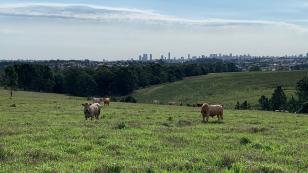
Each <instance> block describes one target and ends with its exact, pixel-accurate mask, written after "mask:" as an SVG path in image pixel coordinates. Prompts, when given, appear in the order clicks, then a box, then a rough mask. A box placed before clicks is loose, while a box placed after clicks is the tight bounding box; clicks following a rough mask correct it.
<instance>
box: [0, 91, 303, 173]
mask: <svg viewBox="0 0 308 173" xmlns="http://www.w3.org/2000/svg"><path fill="white" fill-rule="evenodd" d="M8 95H9V94H8V91H4V90H0V139H1V140H0V172H6V173H8V172H93V173H100V172H106V173H109V172H110V173H111V172H234V173H236V172H305V171H306V170H307V168H308V164H307V163H308V153H307V152H306V151H307V142H308V141H307V139H308V136H307V134H308V133H307V126H308V117H307V116H305V115H296V116H294V115H293V114H287V113H274V112H259V111H234V110H226V112H225V119H224V121H223V122H217V121H216V119H210V122H209V123H208V124H204V123H202V122H201V117H200V110H199V108H192V107H179V106H164V105H150V104H126V103H112V104H111V105H110V107H103V108H102V109H103V111H102V114H103V116H102V117H103V118H102V119H100V120H98V121H96V120H95V121H85V120H84V116H83V109H82V107H81V104H82V103H84V102H86V99H85V98H79V97H70V96H65V95H57V94H44V93H32V92H17V93H15V96H14V98H13V99H9V96H8Z"/></svg>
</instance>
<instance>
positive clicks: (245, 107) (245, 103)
mask: <svg viewBox="0 0 308 173" xmlns="http://www.w3.org/2000/svg"><path fill="white" fill-rule="evenodd" d="M250 108H251V106H250V104H249V103H248V102H247V101H246V100H245V101H244V102H243V103H242V104H241V106H240V109H242V110H247V109H250Z"/></svg>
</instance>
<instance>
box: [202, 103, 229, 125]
mask: <svg viewBox="0 0 308 173" xmlns="http://www.w3.org/2000/svg"><path fill="white" fill-rule="evenodd" d="M201 114H202V117H203V122H208V121H209V117H210V116H211V117H212V118H213V117H214V116H217V117H218V120H223V119H224V118H223V115H224V107H223V105H209V104H207V103H204V104H203V105H202V108H201ZM205 118H206V121H205Z"/></svg>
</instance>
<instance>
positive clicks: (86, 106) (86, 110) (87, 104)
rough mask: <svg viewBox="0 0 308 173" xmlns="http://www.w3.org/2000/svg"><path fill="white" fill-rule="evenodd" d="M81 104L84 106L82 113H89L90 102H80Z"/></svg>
mask: <svg viewBox="0 0 308 173" xmlns="http://www.w3.org/2000/svg"><path fill="white" fill-rule="evenodd" d="M82 106H83V108H84V114H85V115H89V114H90V106H91V103H84V104H82Z"/></svg>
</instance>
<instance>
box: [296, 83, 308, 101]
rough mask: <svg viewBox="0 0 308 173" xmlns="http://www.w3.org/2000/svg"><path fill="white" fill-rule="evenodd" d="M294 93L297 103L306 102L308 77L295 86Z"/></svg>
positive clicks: (307, 98) (307, 97) (307, 99)
mask: <svg viewBox="0 0 308 173" xmlns="http://www.w3.org/2000/svg"><path fill="white" fill-rule="evenodd" d="M296 93H297V96H298V99H299V102H301V103H303V102H306V101H308V77H304V78H303V79H302V80H300V81H298V82H297V84H296Z"/></svg>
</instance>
